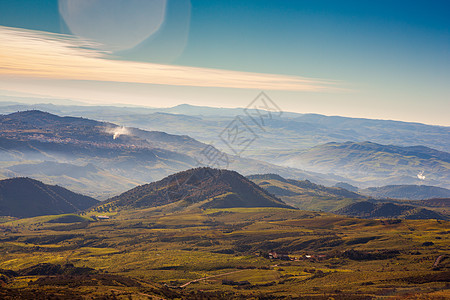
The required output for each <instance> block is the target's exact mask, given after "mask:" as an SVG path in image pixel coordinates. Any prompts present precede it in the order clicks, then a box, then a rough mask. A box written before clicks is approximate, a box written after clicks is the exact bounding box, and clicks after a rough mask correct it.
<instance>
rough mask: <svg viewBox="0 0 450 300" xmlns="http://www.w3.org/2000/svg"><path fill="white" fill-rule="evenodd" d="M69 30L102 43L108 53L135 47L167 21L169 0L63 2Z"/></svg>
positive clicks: (66, 0)
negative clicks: (166, 14)
mask: <svg viewBox="0 0 450 300" xmlns="http://www.w3.org/2000/svg"><path fill="white" fill-rule="evenodd" d="M58 3H59V12H60V15H61V17H62V18H63V20H64V22H65V23H66V24H67V27H68V28H69V30H70V31H71V32H72V33H73V34H74V35H77V36H79V37H82V38H87V39H90V40H93V41H96V42H99V43H101V44H102V45H103V46H104V48H105V50H111V51H119V50H126V49H130V48H133V47H135V46H136V45H138V44H139V43H141V42H142V41H144V40H146V39H147V38H149V37H150V36H151V35H153V34H154V33H155V32H157V31H158V29H159V28H160V27H161V25H162V24H163V22H164V19H165V13H166V5H167V0H59V1H58Z"/></svg>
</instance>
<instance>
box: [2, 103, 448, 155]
mask: <svg viewBox="0 0 450 300" xmlns="http://www.w3.org/2000/svg"><path fill="white" fill-rule="evenodd" d="M251 100H252V99H249V103H250V101H251ZM274 100H275V99H274ZM1 104H2V103H1V102H0V113H4V114H6V113H12V112H16V111H23V110H30V109H38V110H42V111H48V112H51V113H54V114H58V115H72V116H79V117H85V118H91V119H96V120H105V121H109V122H113V123H117V124H122V125H125V126H131V127H138V128H142V129H146V130H151V131H155V130H156V131H164V132H167V133H171V134H176V135H189V136H190V137H193V138H195V139H197V140H199V141H202V142H206V143H210V142H213V144H214V145H217V146H218V147H219V148H222V146H224V145H223V144H221V139H220V136H219V135H220V133H221V132H222V131H223V130H224V128H225V127H226V126H227V125H228V124H229V123H230V122H231V121H232V120H233V119H234V118H235V117H236V116H241V118H242V120H243V121H244V122H246V124H247V125H248V126H249V128H251V129H252V130H253V131H254V132H255V133H257V134H258V137H259V138H258V139H257V140H256V141H254V143H253V144H252V145H251V146H250V147H249V149H248V150H249V151H248V153H247V154H246V155H247V156H250V155H251V156H252V157H254V158H257V159H262V158H265V157H269V155H270V156H272V155H274V154H277V152H278V151H280V150H287V149H306V148H310V147H313V146H316V145H319V144H324V143H328V142H339V143H343V142H346V141H352V142H364V141H372V142H375V143H378V144H386V145H399V146H416V145H423V146H426V147H429V148H433V149H437V150H441V151H448V149H450V142H449V141H450V129H449V127H444V126H432V125H425V124H420V123H411V122H401V121H389V120H372V119H362V118H349V117H339V116H324V115H319V114H300V113H291V112H283V114H282V115H281V116H277V115H276V114H271V115H270V116H268V117H265V118H264V128H263V130H262V129H261V128H260V127H259V126H258V125H256V124H255V123H254V122H253V121H252V120H251V119H249V118H248V117H247V115H246V114H245V113H244V110H243V108H215V107H205V106H193V105H188V104H182V105H178V106H175V107H170V108H145V107H123V106H121V107H119V106H80V105H54V104H34V105H30V104H21V103H15V104H14V103H6V102H4V105H1ZM269 144H270V146H269ZM223 150H225V151H227V149H226V148H225V147H224V148H223ZM263 160H265V159H263Z"/></svg>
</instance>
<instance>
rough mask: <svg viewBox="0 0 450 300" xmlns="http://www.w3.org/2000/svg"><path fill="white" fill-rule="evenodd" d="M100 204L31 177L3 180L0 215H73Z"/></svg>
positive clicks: (0, 187) (0, 189)
mask: <svg viewBox="0 0 450 300" xmlns="http://www.w3.org/2000/svg"><path fill="white" fill-rule="evenodd" d="M97 203H98V201H97V200H95V199H93V198H90V197H87V196H83V195H80V194H76V193H73V192H71V191H69V190H67V189H65V188H62V187H60V186H53V185H47V184H44V183H42V182H40V181H37V180H33V179H30V178H12V179H5V180H1V181H0V215H3V216H13V217H35V216H42V215H55V214H64V213H73V212H78V211H81V210H84V209H86V208H89V207H91V206H94V205H96V204H97Z"/></svg>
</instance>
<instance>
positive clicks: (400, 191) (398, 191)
mask: <svg viewBox="0 0 450 300" xmlns="http://www.w3.org/2000/svg"><path fill="white" fill-rule="evenodd" d="M359 192H360V193H361V194H364V195H367V196H371V197H373V198H378V199H382V198H393V199H407V200H425V199H431V198H450V190H448V189H445V188H441V187H436V186H428V185H387V186H381V187H370V188H367V189H362V190H359Z"/></svg>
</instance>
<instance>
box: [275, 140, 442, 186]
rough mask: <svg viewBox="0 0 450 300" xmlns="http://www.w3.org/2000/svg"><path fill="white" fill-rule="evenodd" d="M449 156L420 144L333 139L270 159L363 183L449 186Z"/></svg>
mask: <svg viewBox="0 0 450 300" xmlns="http://www.w3.org/2000/svg"><path fill="white" fill-rule="evenodd" d="M449 155H450V154H449V153H447V152H443V151H437V150H434V149H430V148H427V147H423V146H420V147H419V146H415V147H401V146H393V145H380V144H376V143H372V142H362V143H354V142H345V143H335V142H333V143H327V144H323V145H319V146H316V147H313V148H310V149H307V150H299V151H290V152H287V153H281V154H279V155H278V156H277V157H276V158H275V159H274V160H273V161H275V162H277V163H278V164H280V165H284V166H291V167H297V168H302V169H305V170H309V171H312V170H314V171H316V172H320V173H327V172H331V173H334V174H337V175H341V176H344V177H348V178H351V179H353V180H358V181H359V182H360V183H361V184H362V185H364V186H381V185H386V184H419V183H428V184H429V185H430V184H431V185H435V186H442V187H448V186H449V184H450V163H449ZM420 176H423V178H422V179H420V178H419V177H420Z"/></svg>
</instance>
